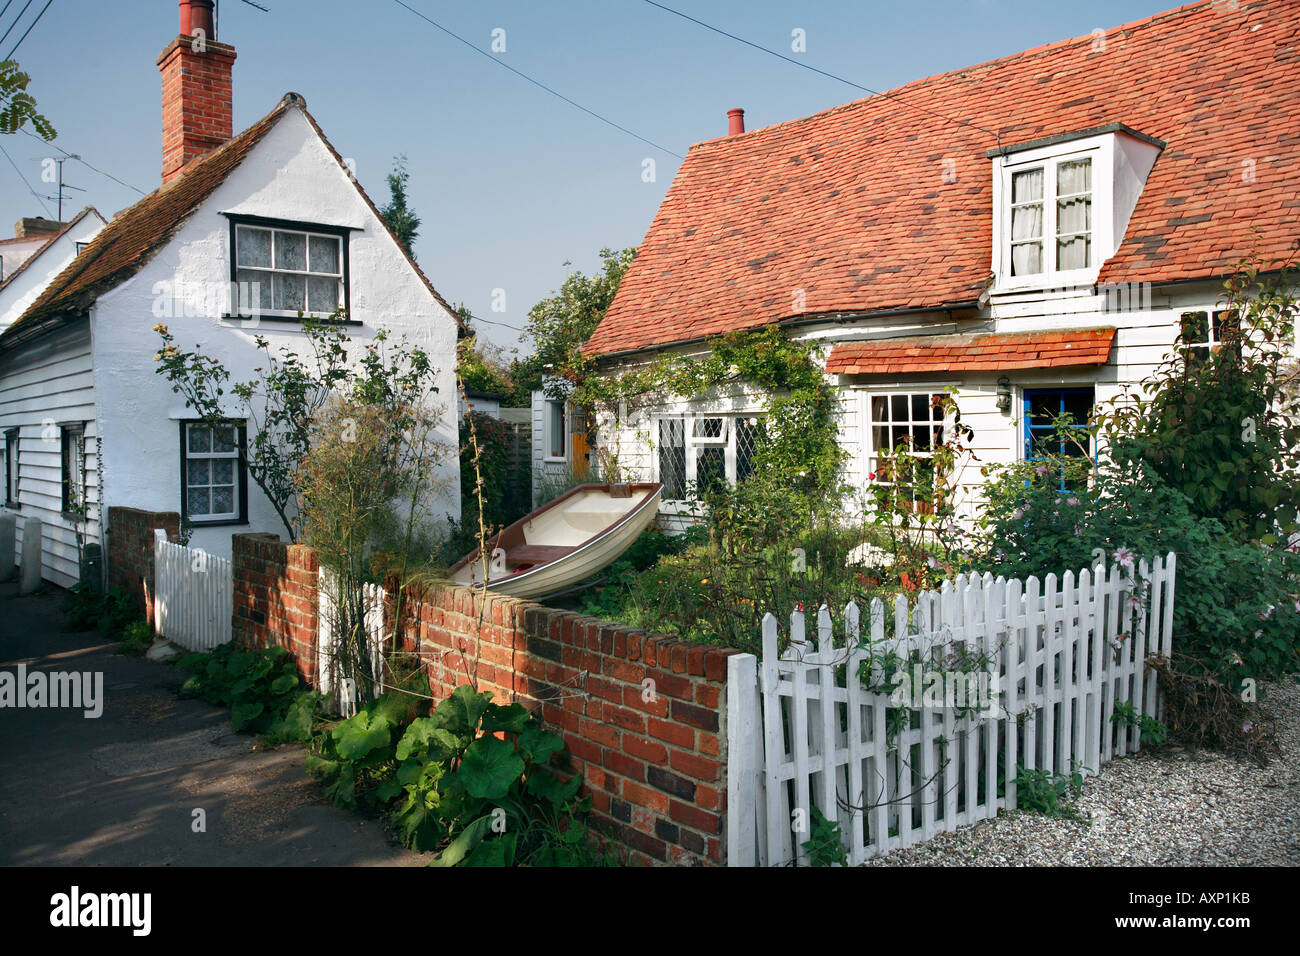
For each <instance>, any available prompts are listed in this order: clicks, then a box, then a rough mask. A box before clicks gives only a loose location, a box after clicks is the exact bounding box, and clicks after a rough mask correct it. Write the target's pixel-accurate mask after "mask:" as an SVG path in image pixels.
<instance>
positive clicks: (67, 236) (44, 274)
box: [0, 210, 104, 328]
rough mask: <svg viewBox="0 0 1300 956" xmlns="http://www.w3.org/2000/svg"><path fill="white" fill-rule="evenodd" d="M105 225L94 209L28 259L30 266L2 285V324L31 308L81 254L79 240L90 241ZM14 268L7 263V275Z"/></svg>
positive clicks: (0, 298)
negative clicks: (48, 286) (79, 253)
mask: <svg viewBox="0 0 1300 956" xmlns="http://www.w3.org/2000/svg"><path fill="white" fill-rule="evenodd" d="M103 228H104V220H103V219H101V218H99V215H98V214H97V213H95V212H94V211H93V210H92V211H90V212H88V213H86V215H85V216H83V217H82V218H81V220H80V221H79V222H78V223H77V224H76V225H74V226H73V227H72V228H70V229H69V230H68V231H67V232H65V233H64V234H63V235H61V236H59V237H58V238H57V239H54V240H52V241H51V242H49V243H48V244H47V245H46V246H44V247H43V248H42V249H40V251H39V252H37V253H36V254H35V255H34V256H33V257H32V260H31V261H29V262H28V263H27V267H26V268H25V269H23V271H22V272H20V273H18V275H16V276H13V278H12V280H11V281H9V282H6V283H5V285H4V287H3V288H0V328H7V327H8V326H9V325H10V324H11V323H12V322H13V321H14V320H15V319H17V318H18V317H19V316H20V315H22V314H23V313H24V312H26V311H27V308H28V306H30V305H31V304H32V303H33V302H35V301H36V299H37V297H38V296H39V295H40V294H41V293H42V292H44V291H45V287H46V286H47V285H49V284H50V281H51V280H52V279H54V277H55V276H57V275H58V274H59V273H60V272H62V271H63V270H64V269H66V268H67V266H68V263H70V262H71V261H72V260H73V258H74V257H75V256H76V254H77V243H79V242H89V241H90V240H91V239H94V238H95V236H97V235H99V232H100V230H101V229H103ZM13 272H14V270H13V269H10V268H9V267H8V263H7V262H6V264H5V275H6V276H12V275H13Z"/></svg>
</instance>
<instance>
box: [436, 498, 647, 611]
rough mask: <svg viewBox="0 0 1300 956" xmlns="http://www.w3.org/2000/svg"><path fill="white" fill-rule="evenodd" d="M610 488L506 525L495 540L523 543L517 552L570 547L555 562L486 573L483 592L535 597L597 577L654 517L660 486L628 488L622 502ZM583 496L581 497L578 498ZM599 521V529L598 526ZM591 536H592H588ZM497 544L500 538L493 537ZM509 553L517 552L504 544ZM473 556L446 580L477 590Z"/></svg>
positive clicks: (477, 574) (478, 570)
mask: <svg viewBox="0 0 1300 956" xmlns="http://www.w3.org/2000/svg"><path fill="white" fill-rule="evenodd" d="M610 488H611V486H609V485H584V486H581V487H580V488H577V489H574V491H573V492H570V495H574V494H575V493H576V494H577V496H578V499H577V500H576V501H571V502H568V503H567V504H565V503H563V502H565V499H567V498H569V496H570V495H566V496H565V497H564V498H561V499H557V500H556V501H555V502H551V503H550V504H548V505H546V506H544V507H542V508H540V509H538V510H537V511H535V512H533V513H532V514H530V515H528V516H527V517H525V518H523V519H521V520H520V521H518V522H516V523H515V524H514V525H511V527H510V528H508V529H506V531H505V532H503V533H502V535H501V536H499V538H504V537H507V536H509V537H510V538H511V539H512V540H515V541H519V540H520V539H522V545H523V547H522V548H520V549H519V550H520V551H527V550H529V549H533V550H537V549H539V548H542V549H545V548H561V547H565V548H571V550H569V551H568V553H566V554H564V555H563V556H561V557H558V558H556V559H554V560H551V561H547V562H545V563H539V564H536V565H533V566H530V567H526V568H524V569H510V568H506V569H503V570H500V571H498V572H497V573H496V574H494V573H492V571H491V570H489V578H488V590H490V591H494V592H496V593H497V594H505V595H507V596H509V597H518V598H536V597H545V596H547V595H550V594H555V593H556V592H558V591H563V590H566V589H567V588H571V587H573V586H574V585H576V584H579V583H581V582H582V581H585V580H587V579H589V578H591V577H594V576H595V575H597V574H599V573H600V572H601V571H603V570H604V569H605V568H607V567H609V566H610V565H611V564H613V563H614V562H615V561H617V560H618V559H619V557H620V556H621V555H622V554H623V552H624V551H626V550H627V549H628V548H629V547H631V546H632V543H633V542H634V541H635V540H636V539H637V538H638V537H639V536H640V535H641V533H642V532H643V531H645V530H646V529H647V528H649V527H650V526H651V525H652V524H653V523H654V520H655V516H656V515H657V514H658V513H659V502H660V500H661V498H662V495H663V487H662V485H659V484H648V483H647V484H637V485H632V486H631V488H632V494H631V495H630V496H629V497H627V498H619V497H615V496H614V495H613V494H612V493H611V492H610V491H609V489H610ZM583 496H585V497H583ZM602 521H604V523H605V524H606V525H607V526H606V527H604V528H603V530H601V529H599V527H598V526H599V525H600V524H601V523H602ZM593 532H594V533H593ZM498 540H499V539H498ZM503 551H504V552H505V553H506V554H507V555H509V554H511V553H518V552H517V551H515V550H514V549H512V548H510V547H509V546H506V547H505V548H503ZM481 568H482V565H481V563H480V561H479V560H478V552H474V553H472V554H470V555H466V556H465V557H464V558H462V559H461V560H460V561H459V562H457V563H456V565H454V566H453V567H452V569H451V579H452V580H453V581H454V582H455V583H457V584H461V585H465V586H468V587H477V586H479V582H480V581H481V580H482V570H481Z"/></svg>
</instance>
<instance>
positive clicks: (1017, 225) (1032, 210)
mask: <svg viewBox="0 0 1300 956" xmlns="http://www.w3.org/2000/svg"><path fill="white" fill-rule="evenodd" d="M1042 235H1043V205H1042V203H1039V204H1037V205H1034V206H1017V207H1016V208H1014V209H1012V210H1011V239H1012V241H1013V242H1019V241H1020V240H1022V239H1038V238H1040V237H1041V236H1042Z"/></svg>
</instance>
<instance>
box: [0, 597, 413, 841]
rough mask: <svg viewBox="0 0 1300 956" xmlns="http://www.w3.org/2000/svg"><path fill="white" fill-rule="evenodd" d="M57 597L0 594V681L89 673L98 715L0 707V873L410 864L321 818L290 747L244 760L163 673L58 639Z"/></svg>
mask: <svg viewBox="0 0 1300 956" xmlns="http://www.w3.org/2000/svg"><path fill="white" fill-rule="evenodd" d="M62 594H63V592H62V591H60V590H58V589H57V588H49V589H47V590H46V591H45V592H43V593H40V594H36V595H33V596H29V597H19V596H18V595H17V585H16V584H13V583H8V584H0V674H2V673H3V672H6V671H7V672H9V673H10V674H14V675H17V673H18V666H19V665H20V664H24V665H26V668H27V670H28V672H29V673H30V672H32V671H34V670H37V669H40V670H44V671H46V672H71V671H77V672H89V673H91V674H94V673H100V674H102V675H103V685H102V686H103V693H102V701H103V713H102V715H101V716H100V717H98V718H88V717H86V716H85V713H84V710H83V709H71V708H53V707H45V708H22V709H18V708H14V707H0V865H4V866H16V865H37V866H51V865H54V866H58V865H68V864H75V865H81V866H277V865H288V866H410V865H419V864H421V863H422V862H424V861H423V860H422V859H421V858H420V857H419V856H417V855H416V854H413V853H409V852H407V851H405V850H403V849H402V848H401V847H400V846H397V845H395V844H392V843H391V842H390V841H389V839H388V838H387V836H386V834H385V832H384V828H383V826H382V824H381V823H380V822H379V821H378V820H375V819H367V818H365V817H362V816H359V815H357V814H352V813H347V812H345V811H341V810H336V809H334V808H333V807H330V806H329V805H327V804H326V803H325V802H324V801H323V799H322V797H321V794H320V790H319V788H318V787H317V785H316V783H315V782H314V781H313V780H312V779H311V778H310V777H308V775H307V773H306V771H305V770H304V768H303V756H304V752H303V749H302V748H301V747H285V748H281V749H278V750H271V751H265V752H258V751H256V750H255V749H254V744H255V741H254V739H253V738H251V737H247V736H243V735H240V734H236V733H233V732H232V731H231V727H230V718H229V715H228V713H227V712H226V711H225V710H223V709H220V708H216V707H212V706H209V705H207V704H204V703H201V702H199V701H193V700H181V699H179V698H177V696H176V695H175V693H174V691H173V688H174V687H175V686H176V685H177V684H179V682H180V673H179V672H178V671H176V670H175V669H174V668H173V667H171V666H170V665H168V664H163V663H155V662H152V661H147V660H144V659H143V658H138V657H129V656H126V655H122V654H118V653H117V645H116V644H114V643H112V642H109V641H106V640H105V639H104V638H103V637H102V636H101V635H99V634H98V633H95V632H93V631H92V632H80V633H73V632H69V631H66V630H64V622H63V615H62V614H61V613H60V611H59V605H60V602H61V598H62ZM196 810H201V811H203V812H202V814H196V813H195V811H196ZM200 820H201V821H202V822H203V823H204V829H202V830H201V831H200V830H198V829H197V827H196V823H197V822H198V821H200Z"/></svg>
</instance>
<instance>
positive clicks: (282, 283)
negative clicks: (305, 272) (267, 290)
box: [273, 273, 307, 312]
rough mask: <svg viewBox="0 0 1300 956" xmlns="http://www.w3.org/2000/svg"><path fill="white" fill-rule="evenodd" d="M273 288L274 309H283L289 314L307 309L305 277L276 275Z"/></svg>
mask: <svg viewBox="0 0 1300 956" xmlns="http://www.w3.org/2000/svg"><path fill="white" fill-rule="evenodd" d="M273 288H274V290H275V304H274V306H273V307H274V308H276V309H284V310H286V311H289V312H297V311H299V310H305V309H306V308H307V278H306V276H295V275H281V274H279V273H276V274H275V276H274V284H273Z"/></svg>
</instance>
